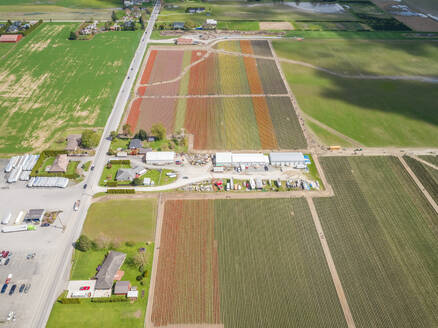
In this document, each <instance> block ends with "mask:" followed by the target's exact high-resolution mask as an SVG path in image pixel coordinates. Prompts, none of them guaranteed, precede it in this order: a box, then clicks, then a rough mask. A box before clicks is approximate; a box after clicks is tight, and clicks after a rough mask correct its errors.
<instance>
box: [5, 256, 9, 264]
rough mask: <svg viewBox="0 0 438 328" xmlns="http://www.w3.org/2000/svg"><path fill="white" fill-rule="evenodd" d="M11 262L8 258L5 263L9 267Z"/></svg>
mask: <svg viewBox="0 0 438 328" xmlns="http://www.w3.org/2000/svg"><path fill="white" fill-rule="evenodd" d="M9 261H10V258H9V257H8V258H7V259H6V261H5V265H8V264H9Z"/></svg>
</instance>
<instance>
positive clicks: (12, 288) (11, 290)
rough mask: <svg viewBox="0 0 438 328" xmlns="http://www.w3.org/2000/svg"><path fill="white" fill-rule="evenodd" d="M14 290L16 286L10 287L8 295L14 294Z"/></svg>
mask: <svg viewBox="0 0 438 328" xmlns="http://www.w3.org/2000/svg"><path fill="white" fill-rule="evenodd" d="M16 288H17V285H12V287H11V289H10V290H9V295H13V294H14V293H15V289H16Z"/></svg>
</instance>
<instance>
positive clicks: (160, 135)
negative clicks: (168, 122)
mask: <svg viewBox="0 0 438 328" xmlns="http://www.w3.org/2000/svg"><path fill="white" fill-rule="evenodd" d="M151 134H152V135H153V136H154V137H156V138H157V139H158V140H163V139H165V138H166V128H165V127H164V126H163V124H161V123H157V124H154V125H152V128H151Z"/></svg>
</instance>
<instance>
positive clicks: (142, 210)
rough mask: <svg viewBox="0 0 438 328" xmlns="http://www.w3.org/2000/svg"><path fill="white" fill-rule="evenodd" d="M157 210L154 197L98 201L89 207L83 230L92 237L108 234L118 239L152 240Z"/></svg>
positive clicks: (122, 240) (109, 236) (112, 238)
mask: <svg viewBox="0 0 438 328" xmlns="http://www.w3.org/2000/svg"><path fill="white" fill-rule="evenodd" d="M156 211H157V209H156V201H155V200H154V199H144V200H128V199H124V200H109V201H99V202H95V203H93V204H92V205H91V206H90V209H89V210H88V214H87V219H86V221H85V224H84V227H83V234H85V235H86V236H88V237H89V238H91V239H94V238H96V237H98V236H100V235H105V236H106V237H108V238H109V239H111V240H117V241H119V242H125V241H134V242H145V241H152V240H154V235H155V217H156Z"/></svg>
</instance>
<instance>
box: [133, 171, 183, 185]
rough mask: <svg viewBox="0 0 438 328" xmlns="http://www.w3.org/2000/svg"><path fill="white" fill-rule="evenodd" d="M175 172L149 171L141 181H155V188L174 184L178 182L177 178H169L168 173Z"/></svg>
mask: <svg viewBox="0 0 438 328" xmlns="http://www.w3.org/2000/svg"><path fill="white" fill-rule="evenodd" d="M170 172H173V171H172V170H167V169H160V170H149V169H148V171H147V172H146V173H145V174H143V175H142V176H141V177H140V179H142V180H143V179H144V178H150V179H151V180H152V181H154V183H155V184H154V186H163V185H166V184H169V183H172V182H174V181H175V180H176V178H169V177H168V176H167V175H166V173H170Z"/></svg>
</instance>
